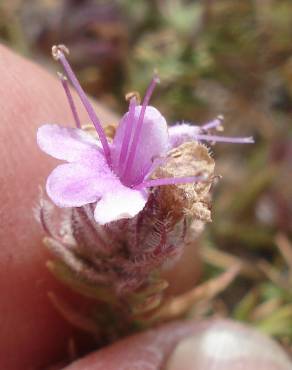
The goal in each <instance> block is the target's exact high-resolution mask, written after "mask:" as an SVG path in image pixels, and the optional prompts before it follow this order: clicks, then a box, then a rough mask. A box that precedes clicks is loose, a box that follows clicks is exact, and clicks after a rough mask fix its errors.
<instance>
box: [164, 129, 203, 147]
mask: <svg viewBox="0 0 292 370" xmlns="http://www.w3.org/2000/svg"><path fill="white" fill-rule="evenodd" d="M168 131H169V142H170V147H171V148H175V147H177V146H179V145H181V144H183V143H185V142H187V141H193V140H194V138H195V135H198V134H199V133H200V132H201V127H199V126H194V125H189V124H188V123H182V124H176V125H174V126H171V127H169V129H168Z"/></svg>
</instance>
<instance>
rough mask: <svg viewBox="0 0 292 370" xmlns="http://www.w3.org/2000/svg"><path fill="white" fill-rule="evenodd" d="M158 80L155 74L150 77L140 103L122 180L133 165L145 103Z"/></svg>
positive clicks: (127, 176) (126, 178)
mask: <svg viewBox="0 0 292 370" xmlns="http://www.w3.org/2000/svg"><path fill="white" fill-rule="evenodd" d="M158 82H159V79H158V77H157V76H155V77H154V78H153V79H152V81H151V83H150V85H149V87H148V89H147V91H146V94H145V97H144V100H143V104H142V108H141V111H140V115H139V118H138V122H137V125H136V130H135V133H134V137H133V141H132V144H131V147H130V149H129V151H128V158H127V162H126V166H125V170H124V172H123V175H122V180H124V182H127V180H128V178H129V174H130V173H131V169H132V166H133V162H134V158H135V154H136V151H137V147H138V143H139V139H140V135H141V130H142V126H143V121H144V115H145V111H146V108H147V105H148V103H149V100H150V98H151V95H152V93H153V91H154V88H155V86H156V84H157V83H158Z"/></svg>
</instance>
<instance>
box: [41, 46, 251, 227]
mask: <svg viewBox="0 0 292 370" xmlns="http://www.w3.org/2000/svg"><path fill="white" fill-rule="evenodd" d="M67 52H68V50H67V49H66V48H65V47H64V46H62V45H61V46H55V47H53V56H54V58H55V59H56V60H58V61H60V62H61V64H62V65H63V67H64V69H65V71H66V73H67V76H68V77H69V79H70V80H71V82H72V84H73V86H74V87H75V89H76V91H77V93H78V95H79V97H80V99H81V101H82V103H83V105H84V107H85V109H86V110H87V112H88V115H89V117H90V119H91V121H92V123H93V125H94V127H95V129H96V131H97V134H98V139H96V138H94V137H93V136H92V135H91V134H89V133H88V132H85V131H84V130H82V129H81V125H80V120H79V118H78V115H77V112H76V108H75V106H74V102H73V99H72V96H71V94H70V90H69V88H68V86H67V81H66V78H65V77H63V76H61V78H62V84H63V86H64V89H65V91H66V94H67V97H68V100H69V104H70V106H71V108H72V113H73V116H74V118H75V122H76V126H77V128H65V127H61V126H58V125H48V124H47V125H44V126H42V127H40V128H39V130H38V134H37V142H38V145H39V147H40V148H41V149H42V150H43V151H44V152H46V153H47V154H49V155H51V156H53V157H55V158H57V159H60V160H64V161H66V162H67V163H65V164H61V165H59V166H58V167H56V168H55V169H54V170H53V172H52V173H51V174H50V176H49V177H48V180H47V184H46V189H47V193H48V195H49V197H50V198H51V200H52V201H53V202H54V203H55V204H56V205H57V206H59V207H81V206H84V205H87V204H90V203H96V205H95V210H94V218H95V220H96V222H97V223H99V224H101V225H103V224H106V223H109V222H113V221H117V220H120V219H123V218H132V217H134V216H136V215H137V214H138V213H139V212H140V211H142V210H143V208H144V207H145V205H146V203H147V200H148V198H149V194H150V191H149V188H153V187H158V186H163V185H178V184H187V183H194V182H198V181H206V180H207V178H206V176H204V175H205V174H204V171H196V173H189V174H187V176H186V175H185V174H184V175H183V176H181V177H176V176H175V173H171V172H170V176H171V177H162V178H157V176H156V175H155V174H157V173H158V172H159V171H158V172H157V170H158V169H159V167H161V166H162V167H163V164H164V163H165V161H167V155H168V153H169V152H170V151H171V150H172V149H173V148H176V147H178V146H179V145H181V144H183V143H184V142H190V141H196V142H198V141H202V140H209V141H231V142H240V143H247V142H252V139H251V138H226V137H220V136H216V135H208V131H209V130H210V129H212V128H216V127H217V126H219V125H220V124H221V120H220V119H216V120H215V121H212V122H210V123H208V124H206V125H205V126H202V127H198V126H191V125H188V124H182V125H176V126H173V127H171V128H170V129H168V127H167V122H166V120H165V118H164V117H163V116H162V114H161V113H160V112H159V111H158V110H157V109H156V108H154V107H152V106H150V105H149V100H150V97H151V95H152V93H153V90H154V88H155V85H156V84H157V82H158V78H157V77H156V76H155V77H154V78H153V80H152V81H151V84H150V86H149V88H148V90H147V92H146V94H145V97H144V100H143V102H142V104H141V105H139V104H138V102H137V99H136V98H135V97H132V98H131V100H130V104H129V111H128V112H127V113H126V114H125V115H124V116H123V117H122V119H121V121H120V123H119V125H118V127H117V129H116V133H115V136H114V138H113V141H112V142H109V140H108V138H107V137H106V134H105V131H104V129H103V127H102V125H101V123H100V121H99V119H98V117H97V116H96V114H95V112H94V109H93V107H92V105H91V104H90V102H89V100H88V98H87V97H86V95H85V93H84V91H83V89H82V88H81V86H80V84H79V82H78V80H77V78H76V76H75V75H74V73H73V71H72V69H71V67H70V65H69V63H68V61H67V59H66V57H65V54H66V53H67ZM168 172H169V171H168Z"/></svg>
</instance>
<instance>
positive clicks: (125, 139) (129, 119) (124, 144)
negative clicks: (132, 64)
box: [119, 97, 136, 174]
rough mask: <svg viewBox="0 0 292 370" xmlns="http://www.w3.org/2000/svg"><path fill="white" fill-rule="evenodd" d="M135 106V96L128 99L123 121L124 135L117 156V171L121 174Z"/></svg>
mask: <svg viewBox="0 0 292 370" xmlns="http://www.w3.org/2000/svg"><path fill="white" fill-rule="evenodd" d="M135 108H136V98H135V97H133V98H132V99H131V100H130V104H129V113H128V116H127V119H126V122H125V132H124V137H123V142H122V146H121V152H120V158H119V171H120V174H121V170H122V166H123V164H124V162H125V160H126V157H127V151H128V146H129V143H130V140H131V134H132V131H133V130H132V127H133V124H134V117H135Z"/></svg>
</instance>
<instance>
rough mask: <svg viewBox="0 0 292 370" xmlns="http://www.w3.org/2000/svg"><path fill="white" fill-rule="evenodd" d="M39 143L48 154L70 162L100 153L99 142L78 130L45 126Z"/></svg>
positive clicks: (41, 128)
mask: <svg viewBox="0 0 292 370" xmlns="http://www.w3.org/2000/svg"><path fill="white" fill-rule="evenodd" d="M37 143H38V145H39V147H40V148H41V149H42V150H43V151H44V152H45V153H47V154H49V155H51V156H52V157H55V158H57V159H62V160H65V161H68V162H74V161H79V160H82V159H85V158H87V157H88V156H91V155H92V154H94V153H96V152H98V151H99V142H98V141H97V140H96V139H94V138H93V137H92V136H91V135H90V134H87V133H86V132H84V131H83V130H80V129H78V128H67V127H61V126H58V125H48V124H47V125H43V126H41V127H40V128H39V129H38V132H37Z"/></svg>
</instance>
